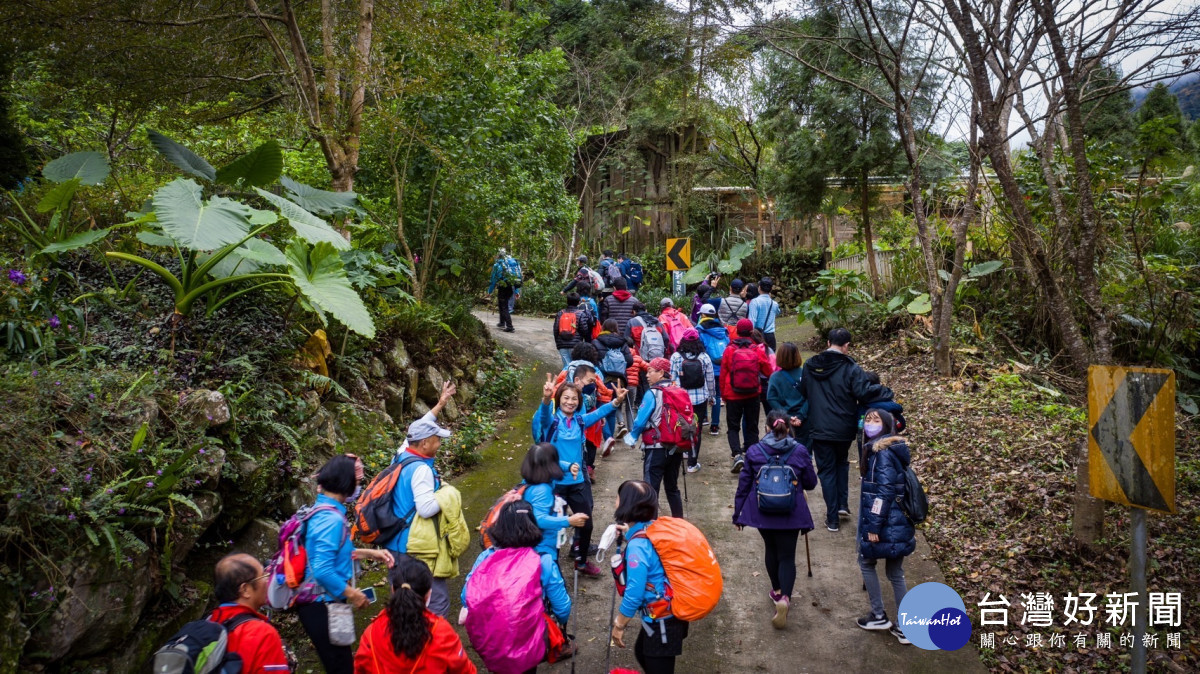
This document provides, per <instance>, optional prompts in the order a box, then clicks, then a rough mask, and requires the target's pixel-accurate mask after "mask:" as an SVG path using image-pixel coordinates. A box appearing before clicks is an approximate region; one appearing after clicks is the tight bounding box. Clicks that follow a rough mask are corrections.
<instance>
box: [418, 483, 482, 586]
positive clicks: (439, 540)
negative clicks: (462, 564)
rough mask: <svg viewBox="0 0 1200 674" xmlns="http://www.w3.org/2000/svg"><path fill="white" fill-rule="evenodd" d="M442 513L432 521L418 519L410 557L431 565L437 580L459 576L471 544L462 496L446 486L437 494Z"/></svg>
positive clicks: (449, 486)
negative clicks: (463, 556)
mask: <svg viewBox="0 0 1200 674" xmlns="http://www.w3.org/2000/svg"><path fill="white" fill-rule="evenodd" d="M434 498H436V499H437V502H438V505H439V506H441V510H440V512H438V514H437V516H436V517H434V518H432V519H427V518H424V517H420V516H417V517H416V518H415V519H414V520H413V523H412V524H411V525H409V533H408V554H409V555H411V556H412V557H415V558H417V559H419V560H421V561H422V562H425V563H426V564H428V565H429V568H430V569H431V570H432V571H433V577H434V578H455V577H457V576H458V558H459V556H460V555H462V554H463V553H464V552H466V551H467V546H469V545H470V544H471V530H470V529H469V528H468V527H467V520H466V518H465V517H463V512H462V494H461V493H459V491H458V490H457V489H455V488H454V487H453V486H452V485H448V484H444V485H442V488H441V489H439V490H437V492H436V493H435V494H434Z"/></svg>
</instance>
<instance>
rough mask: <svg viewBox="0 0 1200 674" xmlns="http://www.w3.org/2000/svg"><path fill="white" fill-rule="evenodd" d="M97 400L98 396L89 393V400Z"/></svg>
mask: <svg viewBox="0 0 1200 674" xmlns="http://www.w3.org/2000/svg"><path fill="white" fill-rule="evenodd" d="M95 399H96V394H95V393H89V394H88V400H95Z"/></svg>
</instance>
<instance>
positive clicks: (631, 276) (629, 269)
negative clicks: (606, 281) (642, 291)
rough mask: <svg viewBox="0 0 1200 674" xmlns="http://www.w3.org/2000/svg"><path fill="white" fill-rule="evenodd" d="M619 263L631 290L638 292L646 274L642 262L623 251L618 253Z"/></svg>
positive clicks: (622, 274)
mask: <svg viewBox="0 0 1200 674" xmlns="http://www.w3.org/2000/svg"><path fill="white" fill-rule="evenodd" d="M617 264H618V265H619V266H620V267H621V276H624V277H625V282H626V283H627V284H628V286H629V292H631V293H636V292H637V291H638V288H639V287H641V285H642V280H643V278H644V276H645V274H644V272H643V271H642V265H641V263H640V262H638V261H637V260H634V259H633V258H632V257H629V256H628V255H626V254H625V253H621V254H620V255H617Z"/></svg>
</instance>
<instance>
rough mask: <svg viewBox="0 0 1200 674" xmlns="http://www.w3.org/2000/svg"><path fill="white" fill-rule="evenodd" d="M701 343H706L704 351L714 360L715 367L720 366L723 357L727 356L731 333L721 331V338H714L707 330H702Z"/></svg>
mask: <svg viewBox="0 0 1200 674" xmlns="http://www.w3.org/2000/svg"><path fill="white" fill-rule="evenodd" d="M700 341H701V342H703V343H704V350H705V351H707V352H708V357H709V358H710V359H712V362H713V365H720V364H721V356H723V355H724V354H725V349H726V348H727V347H728V346H729V333H728V332H726V331H725V330H721V336H720V337H713V336H712V335H710V334H709V333H708V331H707V330H701V331H700Z"/></svg>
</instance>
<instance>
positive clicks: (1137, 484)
mask: <svg viewBox="0 0 1200 674" xmlns="http://www.w3.org/2000/svg"><path fill="white" fill-rule="evenodd" d="M1169 377H1170V376H1169V375H1166V374H1161V373H1157V372H1130V373H1128V374H1126V375H1125V380H1124V381H1122V382H1121V385H1120V386H1118V387H1117V390H1116V392H1115V393H1113V397H1112V400H1109V401H1108V405H1106V406H1105V407H1104V411H1103V412H1101V413H1100V419H1099V420H1097V421H1096V425H1095V426H1092V437H1093V438H1095V439H1096V444H1097V445H1098V446H1099V447H1100V453H1101V454H1103V455H1104V459H1105V460H1106V461H1108V467H1109V468H1111V469H1112V472H1113V475H1115V476H1116V477H1117V483H1118V484H1120V485H1121V489H1123V490H1124V491H1125V497H1126V498H1128V499H1129V502H1130V503H1133V504H1136V505H1139V506H1143V507H1146V508H1156V509H1158V510H1169V508H1168V507H1167V501H1166V499H1164V498H1163V495H1162V493H1161V492H1159V490H1158V485H1156V484H1154V479H1153V478H1151V476H1150V471H1149V470H1148V469H1147V468H1146V464H1145V463H1143V462H1142V457H1140V456H1138V453H1137V450H1135V449H1134V447H1133V442H1132V441H1131V440H1130V439H1129V436H1130V435H1132V434H1133V429H1135V428H1137V425H1138V422H1139V421H1141V420H1142V417H1143V416H1145V414H1146V410H1148V409H1150V405H1152V404H1153V403H1154V398H1155V397H1156V396H1157V395H1158V392H1159V390H1161V389H1162V387H1163V384H1165V383H1166V382H1167V379H1168V378H1169Z"/></svg>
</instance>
